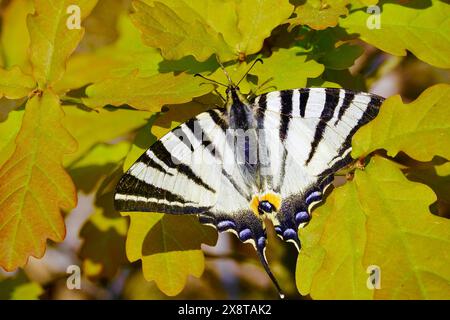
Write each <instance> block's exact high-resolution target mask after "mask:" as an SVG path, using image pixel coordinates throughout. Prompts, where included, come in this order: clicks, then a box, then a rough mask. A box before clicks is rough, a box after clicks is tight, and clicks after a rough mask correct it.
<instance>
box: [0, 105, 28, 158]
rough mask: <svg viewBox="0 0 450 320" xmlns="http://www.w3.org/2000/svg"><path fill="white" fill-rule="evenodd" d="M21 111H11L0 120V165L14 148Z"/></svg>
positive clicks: (20, 120)
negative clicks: (6, 117)
mask: <svg viewBox="0 0 450 320" xmlns="http://www.w3.org/2000/svg"><path fill="white" fill-rule="evenodd" d="M22 117H23V111H13V112H10V113H9V115H8V119H7V120H6V121H4V122H0V166H1V165H2V164H3V163H4V162H5V161H6V160H8V159H9V157H10V156H11V155H12V153H13V152H14V149H15V148H16V142H15V140H16V136H17V133H18V132H19V130H20V124H21V123H22Z"/></svg>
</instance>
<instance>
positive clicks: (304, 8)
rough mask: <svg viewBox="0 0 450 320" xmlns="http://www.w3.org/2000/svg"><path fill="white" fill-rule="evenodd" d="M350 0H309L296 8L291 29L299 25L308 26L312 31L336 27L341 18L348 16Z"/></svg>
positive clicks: (291, 20) (290, 20)
mask: <svg viewBox="0 0 450 320" xmlns="http://www.w3.org/2000/svg"><path fill="white" fill-rule="evenodd" d="M349 3H350V0H331V1H329V0H325V1H324V0H308V1H303V2H302V3H301V4H300V5H299V6H297V7H296V8H295V11H294V12H295V14H296V17H295V18H291V19H289V20H288V21H287V22H289V23H290V26H289V29H290V30H292V29H293V28H294V27H296V26H299V25H307V26H309V27H311V28H312V29H316V30H323V29H326V28H328V27H335V26H336V25H337V24H338V21H339V17H340V16H345V15H347V14H348V9H347V5H348V4H349Z"/></svg>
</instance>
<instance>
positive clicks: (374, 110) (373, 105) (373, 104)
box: [338, 95, 384, 157]
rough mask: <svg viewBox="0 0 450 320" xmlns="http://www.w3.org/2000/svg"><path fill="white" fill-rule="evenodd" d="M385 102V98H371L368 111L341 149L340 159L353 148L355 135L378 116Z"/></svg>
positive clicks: (366, 110)
mask: <svg viewBox="0 0 450 320" xmlns="http://www.w3.org/2000/svg"><path fill="white" fill-rule="evenodd" d="M383 100H384V99H383V98H381V97H379V96H375V95H374V96H372V97H371V98H370V102H369V104H368V105H367V107H366V109H365V110H364V113H363V114H362V116H361V118H359V120H358V122H357V124H356V125H355V126H354V127H353V128H352V130H350V132H349V133H348V135H347V137H346V138H345V141H344V143H343V144H342V146H341V148H340V149H339V151H338V157H342V155H343V154H344V153H345V151H346V150H347V149H348V148H350V147H351V143H352V138H353V135H354V134H355V133H356V131H357V130H358V129H359V128H360V127H362V126H363V125H365V124H366V123H368V122H370V121H371V120H373V119H374V118H375V117H376V116H377V114H378V112H379V110H380V106H381V104H382V103H383Z"/></svg>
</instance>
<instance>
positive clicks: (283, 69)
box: [209, 47, 324, 104]
mask: <svg viewBox="0 0 450 320" xmlns="http://www.w3.org/2000/svg"><path fill="white" fill-rule="evenodd" d="M263 61H264V63H263V64H261V63H256V64H255V66H254V67H253V69H252V70H251V71H250V75H249V76H247V77H246V79H244V80H243V81H242V82H241V83H240V84H239V88H240V90H241V91H242V92H244V93H248V92H250V91H252V92H255V91H256V93H257V94H261V93H264V92H268V91H273V90H284V89H293V88H302V87H305V86H306V83H307V80H308V79H310V78H316V77H318V76H320V75H321V74H322V72H323V70H324V67H323V65H321V64H319V63H317V62H316V61H314V60H308V56H307V55H306V53H305V52H302V50H301V49H300V48H296V47H293V48H290V49H279V50H278V51H275V52H274V53H273V54H272V55H271V56H270V57H268V58H264V59H263ZM249 67H250V64H247V63H245V62H243V63H241V64H233V65H230V66H228V67H226V68H225V69H226V70H227V72H228V73H229V75H230V77H231V79H232V80H233V81H234V82H237V81H239V79H241V78H242V76H243V75H244V74H245V73H246V72H247V71H248V69H249ZM209 77H210V78H212V79H214V80H216V81H219V82H222V83H223V82H224V81H225V80H226V78H225V75H224V73H223V70H222V69H218V70H216V71H215V72H214V73H213V74H212V75H210V76H209ZM255 80H256V81H255ZM217 90H218V91H219V92H221V94H222V95H223V96H226V94H225V89H224V88H222V87H219V88H217ZM222 104H223V103H222Z"/></svg>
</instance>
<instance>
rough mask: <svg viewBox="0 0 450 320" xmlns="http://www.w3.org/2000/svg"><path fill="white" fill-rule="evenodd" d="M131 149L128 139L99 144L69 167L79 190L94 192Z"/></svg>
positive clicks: (87, 192)
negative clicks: (114, 142)
mask: <svg viewBox="0 0 450 320" xmlns="http://www.w3.org/2000/svg"><path fill="white" fill-rule="evenodd" d="M129 149H130V143H129V142H128V141H121V142H119V143H116V144H103V143H100V144H97V145H95V146H93V147H92V148H91V149H90V150H89V151H88V152H86V154H84V155H83V156H82V157H81V158H80V159H79V160H78V161H75V162H74V163H72V164H71V165H70V166H69V167H68V168H67V169H68V170H69V172H70V175H71V177H72V179H73V181H74V183H75V185H76V186H77V189H78V191H83V192H84V193H86V194H89V193H90V192H92V191H93V190H94V189H95V187H96V186H98V183H99V181H101V180H102V178H105V177H106V176H109V175H111V171H112V170H113V169H114V168H116V167H117V164H118V163H121V161H122V160H123V159H124V158H125V156H126V155H127V153H128V150H129Z"/></svg>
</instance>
